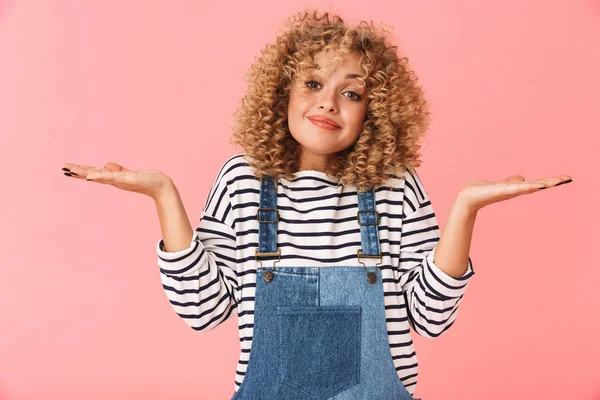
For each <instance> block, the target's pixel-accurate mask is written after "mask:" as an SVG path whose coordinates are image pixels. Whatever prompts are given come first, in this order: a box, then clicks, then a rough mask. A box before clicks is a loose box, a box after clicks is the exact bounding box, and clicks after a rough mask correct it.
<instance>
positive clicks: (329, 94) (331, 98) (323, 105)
mask: <svg viewBox="0 0 600 400" xmlns="http://www.w3.org/2000/svg"><path fill="white" fill-rule="evenodd" d="M319 109H322V110H325V111H327V112H330V111H331V112H337V111H338V109H337V101H336V93H335V91H334V90H333V89H332V90H322V91H321V97H320V98H319Z"/></svg>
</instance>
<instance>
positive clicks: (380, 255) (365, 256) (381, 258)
mask: <svg viewBox="0 0 600 400" xmlns="http://www.w3.org/2000/svg"><path fill="white" fill-rule="evenodd" d="M356 256H357V257H358V262H359V263H361V264H362V265H363V266H364V267H365V268H366V266H365V263H364V262H362V261H360V258H361V257H364V258H379V262H378V263H377V264H375V267H377V266H378V265H379V264H381V263H382V262H383V255H382V254H381V251H380V252H379V254H375V255H373V254H363V253H362V249H358V250H356Z"/></svg>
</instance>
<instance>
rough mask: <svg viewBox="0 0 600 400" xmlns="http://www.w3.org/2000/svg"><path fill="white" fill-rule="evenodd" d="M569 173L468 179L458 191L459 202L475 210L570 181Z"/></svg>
mask: <svg viewBox="0 0 600 400" xmlns="http://www.w3.org/2000/svg"><path fill="white" fill-rule="evenodd" d="M571 181H572V179H571V176H570V175H560V176H556V177H551V178H543V179H529V180H525V178H524V177H523V176H522V175H513V176H509V177H508V178H506V179H504V180H502V181H500V182H491V181H485V180H475V181H470V182H469V183H467V185H465V187H463V188H462V189H461V191H460V193H459V198H460V200H461V203H463V204H465V205H466V206H467V207H468V208H469V210H470V211H472V212H477V211H478V210H480V209H481V208H483V207H485V206H487V205H489V204H492V203H497V202H499V201H504V200H508V199H512V198H513V197H517V196H520V195H522V194H529V193H533V192H537V191H538V190H542V189H546V188H550V187H555V186H558V185H562V184H563V183H568V182H571Z"/></svg>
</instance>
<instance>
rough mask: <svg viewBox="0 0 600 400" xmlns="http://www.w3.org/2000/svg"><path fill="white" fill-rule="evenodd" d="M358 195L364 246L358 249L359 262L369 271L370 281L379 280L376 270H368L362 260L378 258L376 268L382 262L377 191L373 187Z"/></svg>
mask: <svg viewBox="0 0 600 400" xmlns="http://www.w3.org/2000/svg"><path fill="white" fill-rule="evenodd" d="M356 194H357V195H358V213H357V217H356V218H357V220H358V224H359V225H360V242H361V246H362V248H360V249H358V250H357V251H356V255H357V257H358V262H360V263H361V264H362V265H363V267H364V268H365V271H366V272H367V280H368V281H369V283H375V282H376V281H377V274H376V273H375V272H369V271H367V267H366V265H365V264H364V263H363V262H362V261H360V258H361V257H363V258H378V259H379V262H378V263H377V264H375V269H377V266H378V265H379V264H381V260H382V255H381V249H380V247H379V228H378V225H379V212H378V211H377V207H376V205H375V193H374V192H373V188H368V189H367V190H366V191H365V193H359V192H356Z"/></svg>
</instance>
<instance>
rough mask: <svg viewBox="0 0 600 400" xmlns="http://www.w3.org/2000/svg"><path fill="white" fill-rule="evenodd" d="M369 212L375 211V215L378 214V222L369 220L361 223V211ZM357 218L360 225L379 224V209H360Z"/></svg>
mask: <svg viewBox="0 0 600 400" xmlns="http://www.w3.org/2000/svg"><path fill="white" fill-rule="evenodd" d="M368 212H374V213H375V215H376V216H377V222H367V223H364V224H361V223H360V213H368ZM356 220H357V221H358V224H359V225H363V226H365V225H379V211H377V210H360V211H358V212H357V213H356Z"/></svg>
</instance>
